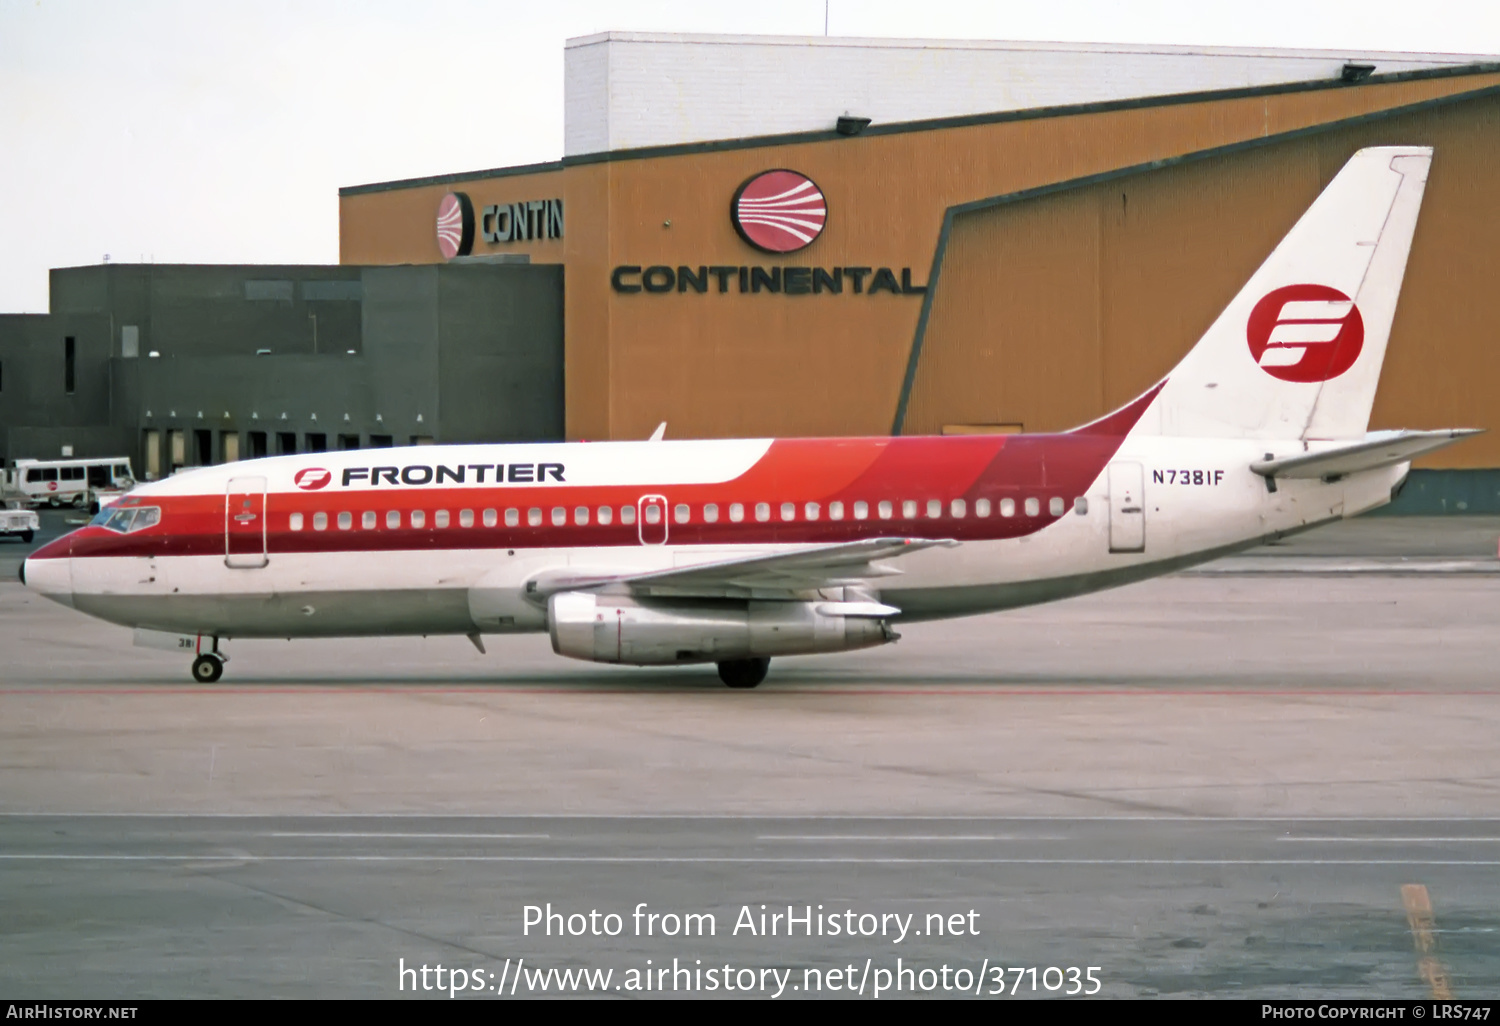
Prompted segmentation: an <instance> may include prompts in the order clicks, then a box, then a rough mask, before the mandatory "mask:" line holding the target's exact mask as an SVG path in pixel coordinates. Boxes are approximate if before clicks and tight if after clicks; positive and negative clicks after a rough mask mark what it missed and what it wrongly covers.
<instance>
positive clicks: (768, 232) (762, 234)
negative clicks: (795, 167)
mask: <svg viewBox="0 0 1500 1026" xmlns="http://www.w3.org/2000/svg"><path fill="white" fill-rule="evenodd" d="M729 219H730V220H731V221H732V222H734V230H735V231H737V232H739V234H740V238H742V239H744V240H745V241H746V242H748V243H750V245H752V246H754V247H755V248H756V249H759V250H762V251H764V252H766V253H794V252H796V251H797V250H799V249H802V248H803V247H805V246H810V245H812V242H813V240H814V239H816V238H817V237H818V236H819V235H821V234H822V233H823V226H824V225H825V224H827V223H828V201H827V200H825V199H824V198H823V190H822V189H819V188H818V185H817V183H816V182H814V181H813V180H812V179H811V178H809V177H807V176H806V175H804V174H800V173H798V172H796V171H787V170H785V169H777V170H775V171H762V172H761V173H760V174H758V175H754V176H752V177H751V178H750V179H749V180H748V181H746V182H745V184H743V185H741V186H740V187H739V189H738V190H736V191H735V194H734V199H733V200H732V201H731V202H730V204H729Z"/></svg>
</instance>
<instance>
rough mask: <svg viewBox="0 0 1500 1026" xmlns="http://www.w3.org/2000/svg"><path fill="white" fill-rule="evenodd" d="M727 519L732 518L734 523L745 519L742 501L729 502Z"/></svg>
mask: <svg viewBox="0 0 1500 1026" xmlns="http://www.w3.org/2000/svg"><path fill="white" fill-rule="evenodd" d="M729 519H730V520H733V521H734V522H735V523H736V524H737V523H739V522H740V521H741V520H744V519H745V505H744V503H741V502H731V503H730V504H729Z"/></svg>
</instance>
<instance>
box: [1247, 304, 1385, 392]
mask: <svg viewBox="0 0 1500 1026" xmlns="http://www.w3.org/2000/svg"><path fill="white" fill-rule="evenodd" d="M1245 335H1246V338H1247V339H1248V341H1249V343H1250V356H1251V357H1252V358H1253V359H1254V360H1255V362H1256V364H1258V365H1259V366H1260V369H1261V370H1263V371H1265V372H1266V373H1267V374H1269V375H1271V376H1272V377H1273V378H1280V379H1281V380H1282V381H1295V382H1317V381H1327V380H1329V379H1330V378H1336V377H1338V376H1339V375H1340V374H1342V373H1344V372H1345V371H1346V370H1348V369H1349V368H1350V367H1353V366H1354V361H1355V360H1357V359H1359V352H1360V350H1361V349H1363V348H1364V345H1365V321H1364V318H1363V317H1361V316H1360V313H1359V307H1357V306H1355V305H1354V300H1352V299H1350V298H1349V297H1348V296H1346V295H1344V294H1343V293H1342V292H1340V291H1339V290H1338V289H1336V288H1332V287H1330V286H1328V285H1286V286H1283V287H1282V288H1279V289H1276V290H1274V291H1272V292H1269V293H1267V294H1266V295H1265V297H1264V298H1262V299H1261V301H1260V302H1259V303H1256V304H1255V309H1253V310H1251V311H1250V321H1249V323H1248V324H1247V325H1246V326H1245Z"/></svg>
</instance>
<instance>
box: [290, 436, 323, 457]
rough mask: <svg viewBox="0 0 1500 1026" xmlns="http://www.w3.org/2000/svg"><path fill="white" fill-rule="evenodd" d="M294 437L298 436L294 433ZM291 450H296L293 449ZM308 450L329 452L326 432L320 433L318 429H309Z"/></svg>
mask: <svg viewBox="0 0 1500 1026" xmlns="http://www.w3.org/2000/svg"><path fill="white" fill-rule="evenodd" d="M292 437H293V438H296V436H295V435H293V436H292ZM290 451H292V452H295V451H296V450H295V449H292V450H290ZM307 451H308V452H327V451H328V436H327V435H325V434H320V433H319V432H316V431H309V432H308V433H307Z"/></svg>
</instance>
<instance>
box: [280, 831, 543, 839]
mask: <svg viewBox="0 0 1500 1026" xmlns="http://www.w3.org/2000/svg"><path fill="white" fill-rule="evenodd" d="M261 836H262V837H337V838H361V837H379V838H385V839H391V838H395V839H404V840H421V841H426V840H461V841H550V840H551V839H552V835H551V834H429V833H420V834H413V833H404V834H403V833H337V832H332V831H322V830H319V831H290V830H280V831H272V832H270V833H262V834H261Z"/></svg>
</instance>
